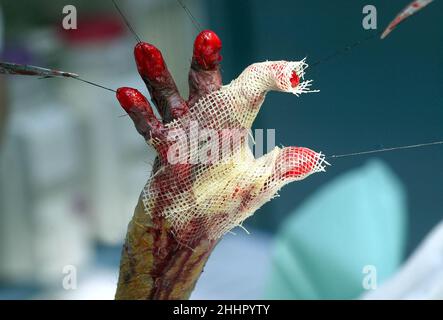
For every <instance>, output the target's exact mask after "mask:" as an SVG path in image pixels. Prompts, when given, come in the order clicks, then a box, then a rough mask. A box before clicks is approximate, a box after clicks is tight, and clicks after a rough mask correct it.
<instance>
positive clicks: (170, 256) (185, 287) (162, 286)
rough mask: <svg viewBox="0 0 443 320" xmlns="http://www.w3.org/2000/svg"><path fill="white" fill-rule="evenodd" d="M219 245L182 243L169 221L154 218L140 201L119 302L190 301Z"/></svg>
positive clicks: (132, 224)
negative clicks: (178, 240)
mask: <svg viewBox="0 0 443 320" xmlns="http://www.w3.org/2000/svg"><path fill="white" fill-rule="evenodd" d="M215 244H216V242H215V241H209V240H201V241H200V242H199V243H198V244H197V245H196V246H195V247H194V249H190V248H188V247H186V246H183V245H181V244H179V243H178V242H177V241H176V240H175V238H174V237H173V234H172V233H171V229H170V226H169V225H168V223H167V221H166V220H165V219H164V218H162V217H153V218H152V217H151V215H150V214H149V213H146V212H145V209H144V206H143V202H142V200H141V199H140V200H139V202H138V204H137V207H136V209H135V213H134V217H133V218H132V221H131V222H130V223H129V227H128V232H127V236H126V240H125V244H124V246H123V250H122V259H121V263H120V275H119V280H118V287H117V293H116V295H115V298H116V299H142V300H143V299H187V298H189V296H190V294H191V292H192V290H193V288H194V286H195V283H196V281H197V280H198V278H199V276H200V274H201V272H202V270H203V267H204V265H205V263H206V261H207V259H208V257H209V255H210V253H211V252H212V249H213V248H214V246H215Z"/></svg>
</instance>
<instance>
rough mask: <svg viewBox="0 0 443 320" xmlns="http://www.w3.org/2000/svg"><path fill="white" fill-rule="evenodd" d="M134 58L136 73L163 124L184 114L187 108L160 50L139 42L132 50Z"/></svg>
mask: <svg viewBox="0 0 443 320" xmlns="http://www.w3.org/2000/svg"><path fill="white" fill-rule="evenodd" d="M134 56H135V62H136V64H137V69H138V72H139V73H140V76H141V77H142V79H143V81H144V82H145V84H146V86H147V87H148V90H149V94H150V95H151V98H152V100H153V101H154V103H155V105H156V107H157V110H158V111H159V113H160V115H161V116H162V118H163V122H164V123H167V122H169V121H171V120H173V119H176V118H179V117H180V116H182V115H183V114H185V113H186V112H187V110H188V106H187V104H186V102H185V101H184V100H183V99H182V97H181V96H180V94H179V92H178V90H177V86H176V85H175V82H174V79H172V76H171V74H170V73H169V70H168V68H167V67H166V63H165V61H164V60H163V56H162V54H161V52H160V50H158V49H157V48H156V47H155V46H153V45H151V44H149V43H146V42H139V43H138V44H137V45H136V46H135V48H134Z"/></svg>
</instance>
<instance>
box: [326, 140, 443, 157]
mask: <svg viewBox="0 0 443 320" xmlns="http://www.w3.org/2000/svg"><path fill="white" fill-rule="evenodd" d="M439 144H443V140H442V141H434V142H429V143H420V144H412V145H408V146H400V147H392V148H383V149H375V150H369V151H360V152H353V153H345V154H337V155H335V154H334V155H332V156H328V157H326V158H325V159H337V158H345V157H354V156H360V155H365V154H371V153H380V152H388V151H394V150H404V149H413V148H422V147H428V146H435V145H439Z"/></svg>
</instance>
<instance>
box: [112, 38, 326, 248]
mask: <svg viewBox="0 0 443 320" xmlns="http://www.w3.org/2000/svg"><path fill="white" fill-rule="evenodd" d="M220 49H221V42H220V40H219V39H218V37H217V36H216V35H215V34H214V33H213V32H211V31H203V32H202V33H200V34H199V35H198V37H197V39H196V41H195V44H194V55H193V59H192V65H191V70H190V73H189V85H190V96H189V99H188V100H187V101H185V100H184V99H182V98H181V97H180V95H179V94H178V91H177V88H176V86H175V84H174V81H173V80H172V77H171V75H170V74H169V71H168V70H167V68H166V65H165V63H164V61H163V58H162V56H161V53H160V52H159V51H158V49H156V48H155V47H154V46H152V45H149V44H147V43H139V44H138V45H137V46H136V48H135V57H136V62H137V67H138V70H139V73H140V75H141V76H142V78H143V80H144V81H145V83H146V85H147V87H148V90H149V92H150V95H151V98H152V100H153V101H154V103H155V105H156V107H157V109H158V111H159V113H160V115H161V116H162V119H163V121H160V120H158V119H157V118H156V117H155V115H154V113H153V111H152V109H151V107H150V104H149V103H148V101H147V99H146V98H145V97H144V96H143V95H142V94H141V93H140V92H138V91H137V90H135V89H131V88H120V89H119V90H118V92H117V98H118V100H119V101H120V103H121V105H122V106H123V108H124V109H125V110H126V111H127V112H128V114H129V115H130V116H131V118H132V119H133V120H134V123H135V126H136V128H137V130H138V131H139V133H140V134H142V135H143V136H144V137H145V139H146V140H147V141H148V143H149V144H151V145H152V146H153V147H154V148H155V149H156V151H157V153H158V158H157V161H156V168H155V169H156V172H155V174H154V175H153V176H152V177H151V178H150V180H149V181H148V183H147V184H146V187H145V188H144V191H143V204H144V208H145V211H146V212H147V213H148V214H149V215H150V216H159V217H162V218H166V219H167V220H168V221H169V223H170V224H171V226H172V232H173V233H174V234H175V236H176V238H177V240H178V241H180V242H182V243H185V244H187V245H190V246H192V244H193V243H198V241H199V240H201V239H203V238H208V239H210V240H213V239H218V238H219V237H220V236H222V235H223V234H224V233H225V232H227V231H229V230H230V229H232V228H233V227H235V226H237V225H239V224H241V223H242V221H243V220H244V219H245V218H247V217H248V216H250V215H252V214H253V213H254V212H255V210H257V209H258V208H259V207H260V206H261V205H263V203H265V202H266V201H268V200H270V199H271V198H272V197H273V196H274V195H275V194H276V192H277V191H278V190H279V189H280V188H281V187H282V186H283V185H284V184H286V183H288V182H291V181H295V180H301V179H303V178H305V177H306V176H308V175H310V174H312V173H314V172H318V171H323V170H324V163H325V162H324V158H323V157H322V155H321V154H319V153H316V152H314V151H311V150H309V149H307V148H299V147H289V148H283V149H280V148H275V149H274V150H273V151H271V152H270V153H268V154H266V155H264V156H262V157H260V158H258V159H255V158H254V156H253V154H252V151H251V149H250V148H249V146H248V143H247V140H248V132H249V131H248V130H249V129H250V128H251V126H252V123H253V121H254V119H255V117H256V115H257V113H258V112H259V110H260V107H261V105H262V103H263V101H264V98H265V96H266V93H267V92H268V91H270V90H278V91H283V92H290V93H294V94H296V95H298V94H300V93H303V92H309V89H308V87H309V85H310V81H302V82H300V80H301V79H302V78H303V75H304V69H305V67H306V64H305V63H304V61H300V62H286V61H276V62H263V63H256V64H253V65H251V66H249V67H248V68H247V69H246V70H245V71H244V72H243V73H242V74H241V75H240V76H239V77H238V78H237V79H235V80H233V81H232V82H231V83H230V84H229V85H225V86H222V82H221V75H220V72H219V61H220V60H221V56H220V55H219V51H220Z"/></svg>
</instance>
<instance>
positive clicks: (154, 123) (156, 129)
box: [117, 87, 165, 140]
mask: <svg viewBox="0 0 443 320" xmlns="http://www.w3.org/2000/svg"><path fill="white" fill-rule="evenodd" d="M117 100H118V101H119V102H120V105H121V106H122V108H123V109H125V111H126V112H127V113H128V115H129V116H130V117H131V119H132V120H133V121H134V124H135V128H136V129H137V131H138V132H139V133H140V134H141V135H142V136H143V137H145V138H146V139H147V140H149V139H151V138H157V139H162V138H163V137H164V132H165V128H164V126H163V124H162V123H161V122H160V121H159V120H158V119H157V117H156V116H155V114H154V112H153V111H152V108H151V105H150V104H149V102H148V100H147V99H146V98H145V96H143V95H142V94H141V93H140V92H139V91H138V90H136V89H133V88H127V87H123V88H119V89H117Z"/></svg>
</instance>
